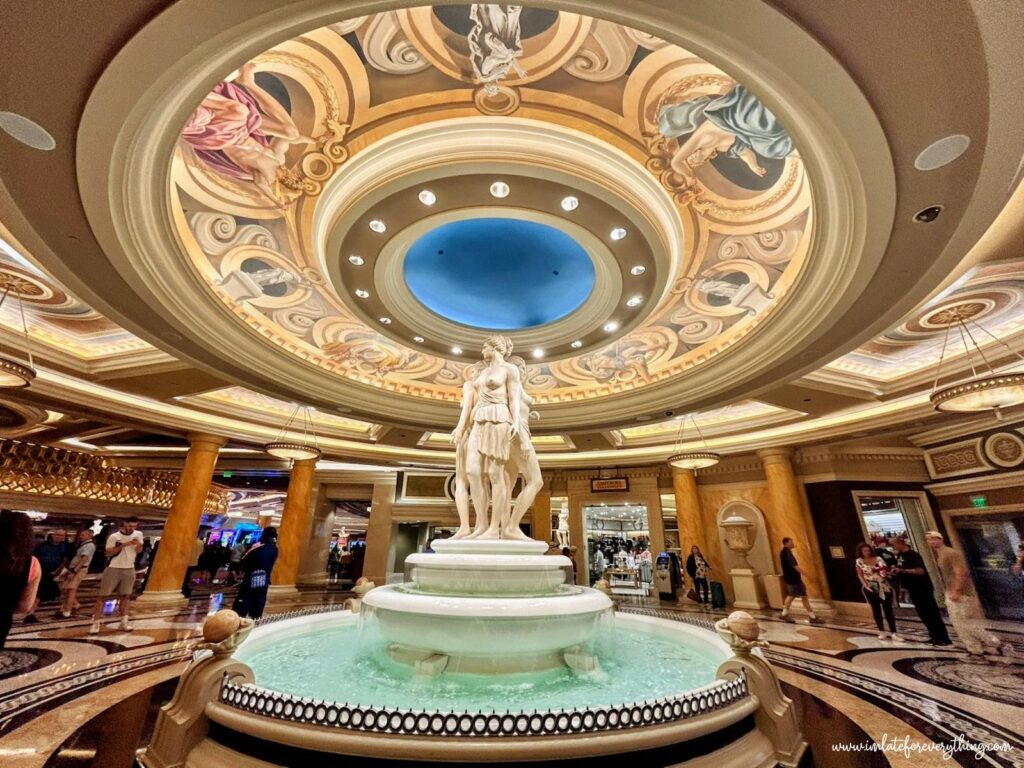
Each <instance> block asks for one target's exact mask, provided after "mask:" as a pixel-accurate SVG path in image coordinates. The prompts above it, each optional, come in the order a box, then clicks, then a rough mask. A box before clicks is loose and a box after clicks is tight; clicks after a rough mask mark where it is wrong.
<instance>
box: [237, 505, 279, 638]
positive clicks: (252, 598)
mask: <svg viewBox="0 0 1024 768" xmlns="http://www.w3.org/2000/svg"><path fill="white" fill-rule="evenodd" d="M275 562H277V528H275V527H274V526H272V525H268V526H267V527H266V528H264V529H263V532H262V533H261V534H260V540H259V543H257V544H253V546H252V548H250V549H249V551H248V552H246V553H245V556H244V557H243V558H242V563H241V565H242V582H241V584H239V585H238V595H237V596H236V597H235V602H234V605H233V606H232V608H233V609H234V610H235V612H236V613H238V615H239V616H242V617H243V618H244V617H246V616H248V617H249V618H252V619H258V618H260V617H261V616H262V615H263V608H264V606H265V605H266V604H267V591H268V590H269V589H270V574H271V572H272V571H273V570H274V563H275Z"/></svg>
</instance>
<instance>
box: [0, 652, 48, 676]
mask: <svg viewBox="0 0 1024 768" xmlns="http://www.w3.org/2000/svg"><path fill="white" fill-rule="evenodd" d="M60 658H61V655H60V654H59V653H57V652H56V651H51V650H49V649H48V648H33V649H30V650H20V649H17V648H11V649H8V650H4V651H0V680H3V679H4V678H7V677H14V676H15V675H23V674H25V673H26V672H34V671H35V670H37V669H42V668H43V667H48V666H50V665H51V664H55V663H57V662H58V661H60Z"/></svg>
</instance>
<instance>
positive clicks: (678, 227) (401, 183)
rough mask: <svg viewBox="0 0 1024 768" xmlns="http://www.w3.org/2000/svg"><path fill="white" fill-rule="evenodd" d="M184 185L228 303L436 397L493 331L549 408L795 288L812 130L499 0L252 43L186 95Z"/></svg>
mask: <svg viewBox="0 0 1024 768" xmlns="http://www.w3.org/2000/svg"><path fill="white" fill-rule="evenodd" d="M567 140H569V141H571V142H572V143H573V146H574V147H575V148H576V152H577V154H579V153H581V152H582V153H589V154H583V155H582V157H583V160H584V163H583V164H582V165H581V164H580V163H579V162H577V157H572V158H561V159H560V158H559V152H560V151H561V150H560V147H559V146H558V145H559V142H563V143H564V142H566V141H567ZM545 146H546V147H547V150H545V149H544V147H545ZM171 184H172V193H173V194H172V206H173V208H174V211H173V213H174V220H175V221H176V223H177V226H178V229H179V236H180V240H181V245H182V246H183V247H184V249H185V251H186V252H187V253H188V256H189V258H190V259H191V262H192V264H193V265H194V267H195V269H196V270H197V272H198V274H199V275H201V277H202V279H203V281H204V282H205V284H206V285H207V286H208V290H209V291H211V292H212V293H213V294H215V295H216V296H217V298H218V299H219V301H220V302H221V303H222V305H223V308H224V310H225V311H226V312H228V313H230V314H231V315H232V316H233V317H234V318H235V321H236V322H238V323H243V324H244V325H245V326H246V327H247V328H248V329H249V331H250V332H251V333H252V334H257V335H259V336H260V337H262V338H263V339H264V340H265V341H267V342H270V343H272V344H273V345H275V346H277V347H278V348H280V349H283V350H286V351H287V352H289V353H290V354H291V355H293V356H294V357H295V358H297V359H298V360H300V361H302V362H303V363H304V364H312V365H315V366H317V367H319V368H321V369H323V370H325V371H328V372H330V373H331V374H332V375H334V376H336V377H337V378H338V380H339V381H341V382H349V383H351V384H355V385H359V386H361V387H372V388H374V389H377V390H382V391H385V392H392V393H397V394H399V395H401V396H404V397H408V398H416V399H429V400H434V401H439V402H443V403H453V402H455V401H457V400H458V398H459V394H460V389H461V384H462V382H463V381H464V379H465V378H466V376H467V371H468V369H469V368H470V366H471V364H472V363H473V362H474V360H475V359H476V356H477V350H478V349H479V344H480V342H481V341H482V340H483V338H484V337H485V336H486V335H487V333H489V332H492V331H495V330H498V331H501V332H504V333H508V334H509V335H510V336H511V337H512V339H513V341H514V342H515V343H516V352H517V353H518V354H521V355H523V356H524V357H526V358H527V360H528V367H527V371H528V373H527V378H526V382H527V387H528V388H529V389H530V391H531V393H532V394H533V396H534V397H535V398H536V401H537V404H538V405H539V406H541V407H543V406H545V405H549V404H558V403H566V402H570V401H575V400H580V399H586V400H587V401H589V402H600V401H601V400H602V399H605V398H621V397H624V396H627V395H629V394H630V393H633V392H635V391H637V390H641V389H643V388H645V387H648V386H651V385H653V384H657V383H664V382H666V381H667V380H669V379H672V378H673V377H677V376H678V375H679V374H681V373H684V372H686V371H687V370H689V369H691V368H693V367H695V366H698V365H703V364H706V363H707V362H708V361H710V360H711V359H712V358H714V357H715V356H716V355H717V354H719V353H720V352H721V351H722V350H725V349H728V348H729V347H731V346H733V345H735V344H737V343H738V342H740V341H741V340H742V339H743V338H744V337H745V336H746V335H748V334H750V333H751V332H753V331H754V330H755V329H756V328H757V327H758V326H759V325H760V324H761V323H763V322H764V321H765V320H766V319H767V318H768V317H769V316H770V315H771V314H772V313H773V311H774V310H775V308H776V307H778V306H780V305H781V304H783V303H784V300H785V298H786V295H787V292H788V290H789V288H790V286H791V285H793V283H794V281H795V280H796V278H797V275H798V273H799V272H800V270H801V269H802V268H803V267H804V266H805V261H806V259H805V256H806V253H807V249H808V243H809V240H810V236H811V223H812V210H811V207H812V206H811V195H810V190H809V182H808V179H807V174H806V170H805V167H804V164H803V163H802V162H801V159H800V154H799V152H798V148H797V147H796V146H795V144H794V142H793V140H792V139H791V138H790V136H789V134H788V133H787V131H786V128H785V127H784V126H783V125H782V124H781V123H780V121H779V120H778V119H777V118H776V117H775V115H774V114H773V113H772V111H771V110H769V109H768V108H767V107H766V106H765V105H764V104H762V103H761V102H760V101H759V100H758V98H757V97H756V96H755V95H754V94H753V93H752V92H751V91H750V90H748V89H747V88H746V87H744V85H743V84H741V83H738V82H736V80H734V79H733V78H732V77H730V76H729V75H728V74H726V73H725V72H724V71H723V70H721V69H719V68H718V67H716V66H715V65H713V64H711V63H709V62H707V61H704V60H703V59H701V58H700V57H698V56H696V55H694V54H693V53H691V52H689V51H686V50H684V49H682V48H680V47H678V46H676V45H669V44H667V43H666V42H665V41H663V40H660V39H659V38H657V37H655V36H653V35H651V34H648V33H646V32H642V31H639V30H636V29H631V28H629V27H625V26H622V25H619V24H615V23H611V22H608V21H605V20H601V19H595V18H591V17H588V16H580V15H577V14H573V13H566V12H557V11H551V10H542V9H536V8H530V7H523V8H520V7H519V6H505V5H494V4H488V5H484V4H476V5H460V6H423V7H418V8H410V9H406V10H398V11H389V12H385V13H381V14H377V15H373V16H366V17H361V18H356V19H351V20H348V21H344V22H339V23H334V24H331V25H329V26H327V27H324V28H320V29H316V30H314V31H311V32H308V33H306V34H303V35H301V36H300V37H297V38H295V39H292V40H289V41H287V42H285V43H282V44H281V45H278V46H276V47H275V48H273V49H271V50H269V51H267V52H265V53H263V54H261V55H259V56H257V57H256V58H254V59H253V60H251V61H250V62H248V63H247V64H245V65H244V66H242V67H241V68H240V69H239V70H237V71H235V72H232V73H229V74H228V75H227V76H226V77H225V78H224V80H223V81H222V82H220V83H218V84H217V85H216V86H215V87H214V88H213V90H212V91H211V92H210V93H209V94H208V95H207V96H206V98H204V99H203V100H202V102H201V103H200V104H198V105H196V106H195V109H194V111H193V113H192V114H191V116H190V117H189V119H188V121H187V123H186V124H185V126H184V127H183V129H182V131H181V136H180V140H179V142H178V147H177V150H176V152H175V155H174V160H173V170H172V174H171Z"/></svg>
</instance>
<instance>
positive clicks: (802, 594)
mask: <svg viewBox="0 0 1024 768" xmlns="http://www.w3.org/2000/svg"><path fill="white" fill-rule="evenodd" d="M795 547H796V542H795V541H793V539H791V538H790V537H789V536H787V537H786V538H784V539H783V540H782V550H781V551H780V552H779V561H780V562H781V563H782V581H783V582H785V584H786V599H785V600H784V601H783V603H782V620H783V621H789V622H795V619H794V618H793V617H792V616H790V615H789V608H790V606H791V605H793V600H794V599H795V598H797V597H799V598H800V601H801V602H802V603H803V606H804V610H805V611H807V615H808V616H810V620H811V623H813V624H818V623H819V622H820V621H821V619H819V618H818V616H817V614H816V613H815V612H814V609H813V608H811V602H810V600H808V599H807V587H806V585H805V584H804V572H803V570H801V568H800V565H799V563H797V561H796V555H794V554H793V549H794V548H795Z"/></svg>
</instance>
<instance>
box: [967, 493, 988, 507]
mask: <svg viewBox="0 0 1024 768" xmlns="http://www.w3.org/2000/svg"><path fill="white" fill-rule="evenodd" d="M971 506H972V507H979V508H980V507H987V506H988V498H987V497H986V496H971Z"/></svg>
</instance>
